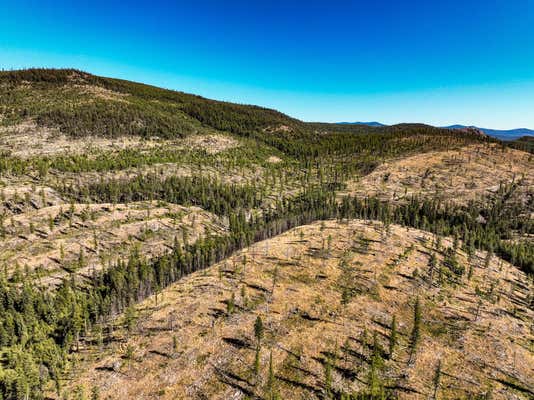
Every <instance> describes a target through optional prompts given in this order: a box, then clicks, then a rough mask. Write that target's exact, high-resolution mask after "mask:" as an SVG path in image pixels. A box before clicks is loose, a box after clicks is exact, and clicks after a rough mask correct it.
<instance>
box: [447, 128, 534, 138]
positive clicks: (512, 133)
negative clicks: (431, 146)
mask: <svg viewBox="0 0 534 400" xmlns="http://www.w3.org/2000/svg"><path fill="white" fill-rule="evenodd" d="M443 128H450V129H465V128H476V129H480V130H481V131H482V132H484V133H485V134H486V135H489V136H493V137H496V138H497V139H501V140H516V139H519V138H520V137H523V136H534V130H532V129H527V128H518V129H508V130H501V129H488V128H479V127H476V126H465V125H450V126H444V127H443Z"/></svg>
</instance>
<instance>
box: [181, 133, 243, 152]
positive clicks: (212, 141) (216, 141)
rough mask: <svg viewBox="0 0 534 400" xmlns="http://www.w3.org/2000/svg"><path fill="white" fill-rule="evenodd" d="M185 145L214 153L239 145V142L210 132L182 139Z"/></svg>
mask: <svg viewBox="0 0 534 400" xmlns="http://www.w3.org/2000/svg"><path fill="white" fill-rule="evenodd" d="M184 144H185V146H192V147H195V148H199V149H203V150H205V151H206V152H207V153H208V154H216V153H220V152H223V151H226V150H229V149H233V148H235V147H237V146H239V142H238V141H237V140H235V139H233V138H231V137H229V136H223V135H217V134H211V135H195V136H190V137H188V138H186V139H184Z"/></svg>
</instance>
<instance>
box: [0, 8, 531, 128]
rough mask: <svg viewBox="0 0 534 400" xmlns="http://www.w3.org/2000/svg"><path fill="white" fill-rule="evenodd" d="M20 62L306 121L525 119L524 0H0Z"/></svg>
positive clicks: (507, 122) (13, 57)
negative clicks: (270, 110)
mask: <svg viewBox="0 0 534 400" xmlns="http://www.w3.org/2000/svg"><path fill="white" fill-rule="evenodd" d="M23 67H74V68H79V69H83V70H86V71H88V72H92V73H95V74H98V75H104V76H113V77H120V78H125V79H130V80H135V81H142V82H146V83H150V84H155V85H158V86H163V87H167V88H172V89H177V90H182V91H186V92H191V93H196V94H200V95H203V96H206V97H210V98H216V99H222V100H229V101H234V102H240V103H251V104H259V105H263V106H268V107H273V108H276V109H279V110H281V111H283V112H285V113H287V114H290V115H292V116H294V117H297V118H300V119H303V120H307V121H332V122H334V121H371V120H377V121H381V122H383V123H397V122H426V123H431V124H434V125H446V124H452V123H462V124H474V125H478V126H482V127H488V128H517V127H527V128H534V1H533V0H507V1H506V0H476V1H475V0H462V1H459V0H442V1H433V0H426V1H400V0H397V1H380V0H374V1H335V0H329V1H314V0H308V1H291V0H286V1H278V0H275V1H273V0H271V1H254V0H249V1H232V0H227V1H223V0H220V1H205V0H195V1H193V0H184V1H157V0H152V1H143V2H141V1H115V0H107V1H101V0H93V1H87V2H86V1H76V2H73V1H66V0H65V1H55V2H54V1H25V0H17V1H11V0H0V68H4V69H13V68H23Z"/></svg>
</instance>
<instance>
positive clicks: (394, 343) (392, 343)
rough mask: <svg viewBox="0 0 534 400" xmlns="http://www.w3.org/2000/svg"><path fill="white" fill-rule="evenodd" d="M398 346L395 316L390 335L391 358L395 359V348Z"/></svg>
mask: <svg viewBox="0 0 534 400" xmlns="http://www.w3.org/2000/svg"><path fill="white" fill-rule="evenodd" d="M396 346H397V318H396V316H395V315H394V316H393V319H392V320H391V330H390V333H389V358H390V359H391V358H393V353H394V352H395V347H396Z"/></svg>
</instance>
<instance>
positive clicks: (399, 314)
mask: <svg viewBox="0 0 534 400" xmlns="http://www.w3.org/2000/svg"><path fill="white" fill-rule="evenodd" d="M452 245H453V244H452V242H451V241H450V240H448V239H444V240H442V241H441V244H439V243H438V242H437V241H436V237H434V236H433V235H430V234H428V233H426V232H422V231H419V230H414V229H406V228H402V227H399V226H396V225H393V226H390V227H388V228H385V227H384V226H383V225H382V224H380V223H376V222H364V221H359V220H353V221H349V222H347V223H336V222H334V221H327V222H321V223H319V222H317V223H315V224H312V225H306V226H302V227H300V228H296V229H294V230H291V231H289V232H287V233H285V234H283V235H280V236H277V237H275V238H273V239H270V240H267V241H263V242H259V243H256V244H255V245H254V246H252V247H250V248H247V249H244V250H243V251H241V252H239V253H236V254H235V255H234V256H232V257H230V258H228V259H226V260H224V261H222V262H221V263H219V264H216V265H214V266H213V267H210V268H209V269H207V270H205V271H202V272H197V273H194V274H192V275H191V276H189V277H187V278H184V279H183V280H181V281H180V282H178V283H176V284H174V285H172V286H170V287H169V288H168V289H166V290H164V291H162V292H161V293H160V294H159V295H158V296H157V297H156V298H155V297H152V298H149V299H147V300H146V301H144V302H142V303H140V304H139V305H138V306H137V307H136V308H135V311H133V312H132V313H131V314H129V315H131V318H132V321H130V322H128V321H126V320H125V319H123V318H119V319H117V320H115V321H113V322H112V323H111V325H110V326H109V327H108V328H106V332H108V331H109V332H112V334H111V337H109V338H108V337H107V336H106V337H105V338H104V340H103V343H104V344H100V345H97V344H96V343H97V342H98V340H100V341H101V342H102V339H98V340H97V339H96V338H94V339H93V340H92V343H95V344H94V345H89V346H87V347H84V348H83V349H81V350H80V352H79V355H78V361H77V363H76V364H75V365H73V366H72V368H73V371H72V373H73V374H75V375H78V374H80V378H79V379H76V380H75V381H74V386H71V388H73V387H77V389H76V390H78V391H81V390H82V389H81V388H85V389H84V390H85V392H86V393H89V392H90V390H91V388H92V387H94V386H98V387H100V388H101V392H100V393H101V395H102V396H103V397H105V398H111V399H123V398H147V399H149V398H162V399H176V398H180V399H182V398H183V399H185V398H188V399H201V398H210V399H228V398H241V396H242V395H243V394H244V395H246V396H248V398H266V397H264V396H268V393H269V391H270V390H271V386H272V390H273V391H275V392H277V394H278V395H279V396H280V397H279V398H283V399H303V398H307V399H312V398H328V397H329V396H330V398H333V397H335V398H340V396H342V395H343V393H345V394H350V393H371V392H375V393H381V392H384V393H386V396H387V398H390V396H392V395H393V394H396V395H397V396H398V398H400V399H411V398H429V397H432V396H436V398H443V399H450V398H468V397H469V398H487V396H489V393H491V395H492V397H491V398H493V399H521V398H523V399H527V398H531V396H534V380H533V379H532V366H533V365H534V354H533V353H532V343H533V341H534V336H533V335H532V332H530V330H529V321H530V322H531V321H532V318H534V312H533V310H532V309H530V308H529V307H530V306H529V303H528V302H529V299H530V296H531V294H532V289H533V286H532V283H529V282H528V280H527V279H526V277H525V275H524V274H521V273H520V272H518V271H517V270H516V269H515V268H513V267H512V266H511V265H510V264H508V263H506V262H504V261H502V260H500V259H498V258H496V257H491V258H490V259H488V255H487V254H486V253H484V252H477V253H476V254H473V256H472V257H468V256H467V254H466V253H465V252H464V251H461V250H456V251H452V253H451V252H450V249H452ZM433 256H435V257H436V260H437V267H432V262H431V261H430V260H431V257H433ZM451 259H454V260H455V262H457V263H458V264H459V265H460V266H461V268H462V269H463V272H462V273H459V274H458V273H457V272H454V271H453V270H452V269H451V264H449V263H450V260H451ZM488 260H489V261H488ZM432 268H434V270H433V269H432ZM416 301H418V302H419V304H420V309H421V311H420V312H421V317H420V318H421V322H420V333H419V335H420V338H419V339H418V340H417V343H416V344H415V345H414V342H413V339H410V338H411V335H412V334H413V331H414V307H415V303H416ZM229 302H231V304H232V307H230V306H229V305H228V304H229ZM234 303H235V305H234ZM257 316H260V318H261V320H262V322H263V325H264V327H265V328H264V330H265V333H264V337H263V338H262V339H261V347H260V354H259V357H260V358H259V370H258V373H257V374H255V373H254V368H255V361H254V360H255V351H256V350H255V349H256V339H255V337H254V323H255V319H256V317H257ZM393 318H395V324H396V328H394V329H395V332H396V333H395V334H394V337H393V339H392V328H391V326H392V323H393V322H392V321H393ZM124 324H130V325H129V330H126V329H125V325H124ZM111 326H113V328H111ZM99 346H100V347H99ZM271 352H272V365H273V367H272V371H273V372H272V376H273V377H274V379H272V381H273V382H272V384H271V385H270V384H269V376H270V372H269V371H270V370H269V363H270V361H269V357H270V354H271ZM82 371H83V372H82ZM437 371H439V372H437ZM436 374H439V375H438V378H436ZM77 385H78V386H77ZM267 398H268V397H267Z"/></svg>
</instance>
